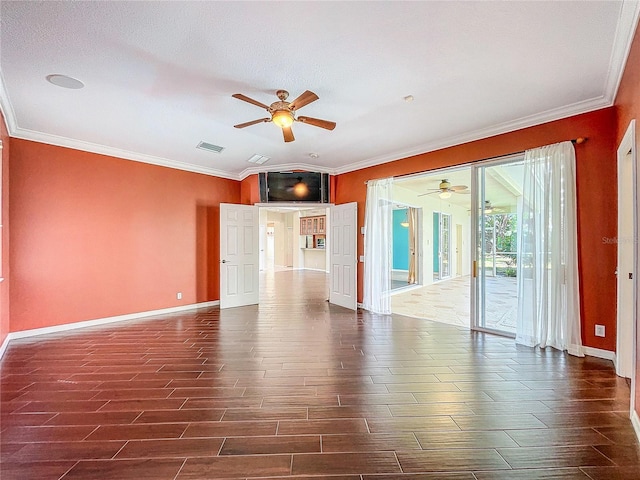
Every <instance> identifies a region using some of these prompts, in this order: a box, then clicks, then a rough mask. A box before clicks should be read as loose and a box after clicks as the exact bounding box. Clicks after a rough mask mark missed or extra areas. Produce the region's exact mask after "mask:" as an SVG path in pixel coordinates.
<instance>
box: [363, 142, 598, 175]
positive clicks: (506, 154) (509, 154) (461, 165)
mask: <svg viewBox="0 0 640 480" xmlns="http://www.w3.org/2000/svg"><path fill="white" fill-rule="evenodd" d="M587 139H588V137H578V138H572V139H571V140H569V141H570V142H571V143H573V144H575V145H580V144H581V143H584V142H586V141H587ZM558 143H560V142H558ZM525 152H526V150H520V151H518V152H511V153H505V154H502V155H496V156H495V157H489V158H483V159H482V160H479V161H480V162H486V161H489V160H496V159H497V158H506V157H511V156H513V155H521V154H523V153H525ZM476 163H478V160H476V161H473V162H467V163H461V164H460V165H451V166H450V167H443V168H438V169H436V170H424V171H422V172H415V173H407V174H405V175H398V176H397V177H391V178H394V179H395V178H409V177H415V176H418V175H424V174H425V173H427V172H433V173H436V172H437V171H438V170H444V169H447V170H448V169H450V168H464V167H468V166H471V165H474V164H476ZM373 180H377V179H373ZM373 180H365V182H364V184H365V185H366V184H367V183H369V182H371V181H373Z"/></svg>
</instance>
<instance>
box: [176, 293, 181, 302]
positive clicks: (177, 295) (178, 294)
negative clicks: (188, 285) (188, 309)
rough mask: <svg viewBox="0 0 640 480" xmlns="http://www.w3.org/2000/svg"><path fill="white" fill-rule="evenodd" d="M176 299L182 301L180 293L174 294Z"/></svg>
mask: <svg viewBox="0 0 640 480" xmlns="http://www.w3.org/2000/svg"><path fill="white" fill-rule="evenodd" d="M176 298H177V299H178V300H182V292H178V293H177V294H176Z"/></svg>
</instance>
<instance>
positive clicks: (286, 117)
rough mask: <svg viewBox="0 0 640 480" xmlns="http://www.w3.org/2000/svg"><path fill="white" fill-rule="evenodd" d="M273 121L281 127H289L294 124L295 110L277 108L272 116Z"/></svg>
mask: <svg viewBox="0 0 640 480" xmlns="http://www.w3.org/2000/svg"><path fill="white" fill-rule="evenodd" d="M271 120H273V123H275V124H276V125H277V126H279V127H280V128H287V127H290V126H291V125H292V124H293V112H291V111H289V110H276V111H275V112H273V115H272V117H271Z"/></svg>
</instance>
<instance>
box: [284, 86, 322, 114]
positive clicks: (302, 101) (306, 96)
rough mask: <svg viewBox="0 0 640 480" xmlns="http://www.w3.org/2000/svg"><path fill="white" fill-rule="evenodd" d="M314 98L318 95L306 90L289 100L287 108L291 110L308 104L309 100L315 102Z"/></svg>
mask: <svg viewBox="0 0 640 480" xmlns="http://www.w3.org/2000/svg"><path fill="white" fill-rule="evenodd" d="M316 100H318V96H317V95H316V94H315V93H313V92H311V91H309V90H307V91H306V92H304V93H303V94H302V95H300V96H299V97H298V98H296V99H295V100H294V101H293V102H291V103H290V104H289V108H290V109H291V110H298V109H300V108H302V107H304V106H305V105H309V104H310V103H311V102H315V101H316Z"/></svg>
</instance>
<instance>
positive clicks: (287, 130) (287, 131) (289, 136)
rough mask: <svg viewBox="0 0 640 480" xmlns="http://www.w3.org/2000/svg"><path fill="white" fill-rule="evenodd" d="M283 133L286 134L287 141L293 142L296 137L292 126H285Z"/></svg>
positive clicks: (285, 139)
mask: <svg viewBox="0 0 640 480" xmlns="http://www.w3.org/2000/svg"><path fill="white" fill-rule="evenodd" d="M282 135H284V141H285V142H293V141H294V140H295V137H294V136H293V131H292V130H291V127H284V128H283V129H282Z"/></svg>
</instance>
